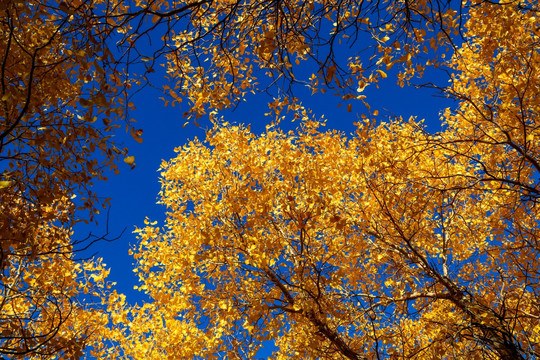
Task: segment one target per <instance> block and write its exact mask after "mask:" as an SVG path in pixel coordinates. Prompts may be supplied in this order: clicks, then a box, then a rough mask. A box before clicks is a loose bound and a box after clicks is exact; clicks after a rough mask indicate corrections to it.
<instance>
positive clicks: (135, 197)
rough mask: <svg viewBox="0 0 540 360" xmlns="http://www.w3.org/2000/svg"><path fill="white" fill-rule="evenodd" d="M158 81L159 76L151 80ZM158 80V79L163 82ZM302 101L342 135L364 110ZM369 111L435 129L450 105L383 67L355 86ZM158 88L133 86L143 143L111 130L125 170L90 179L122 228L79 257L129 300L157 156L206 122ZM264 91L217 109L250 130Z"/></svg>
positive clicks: (161, 213)
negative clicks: (94, 260) (403, 83)
mask: <svg viewBox="0 0 540 360" xmlns="http://www.w3.org/2000/svg"><path fill="white" fill-rule="evenodd" d="M157 81H158V83H160V82H161V81H162V80H161V81H160V80H159V79H157ZM421 81H422V82H428V81H431V82H434V83H437V84H438V85H445V84H447V81H448V80H447V77H446V75H445V74H444V73H443V72H442V71H437V70H432V71H431V72H428V73H427V74H426V76H425V77H424V78H423V79H421ZM163 84H164V83H163ZM296 94H297V96H298V97H299V98H300V99H301V100H302V102H303V103H304V105H305V106H306V107H308V108H310V109H312V110H313V111H314V114H315V115H316V116H321V115H324V116H325V118H326V119H327V128H332V129H338V130H342V131H343V132H345V133H346V134H349V133H351V132H352V131H353V130H354V128H355V127H354V125H353V123H354V122H355V121H357V120H358V119H359V116H360V114H361V113H367V109H366V108H365V107H364V105H363V104H362V103H361V102H360V101H357V102H356V103H353V107H352V111H351V112H347V110H346V106H342V107H338V106H337V105H338V103H339V101H338V100H339V99H338V97H336V96H332V95H328V93H327V94H326V95H323V94H316V95H313V96H312V95H311V91H310V90H309V89H307V88H306V89H299V90H298V92H297V93H296ZM363 94H364V95H366V96H367V98H366V99H365V101H367V102H368V103H369V104H370V106H371V110H372V111H373V110H378V111H379V116H377V119H378V120H380V121H385V120H388V119H389V117H392V116H394V115H398V116H402V117H403V118H404V119H407V118H409V117H410V116H417V118H418V119H426V125H427V126H428V129H429V131H431V132H435V131H437V130H438V129H439V128H440V119H439V114H440V112H441V111H442V110H443V109H444V108H445V107H447V106H451V102H450V101H449V100H448V99H445V98H441V97H440V96H437V95H438V94H437V93H436V92H435V91H434V90H432V89H427V88H422V89H415V88H414V87H412V86H410V87H405V88H400V87H399V86H397V85H396V84H395V78H394V77H392V74H389V76H388V78H386V79H384V80H382V82H381V83H379V88H378V89H377V88H376V87H375V86H374V85H372V86H370V87H368V88H366V90H365V91H364V93H363ZM161 96H162V94H161V93H160V92H159V91H158V90H156V89H154V88H151V87H147V88H145V89H144V90H143V91H141V92H139V93H138V94H137V95H136V97H135V98H134V99H133V102H134V103H135V105H136V107H137V109H136V110H135V111H134V112H133V113H132V114H131V117H133V118H134V119H135V120H136V121H137V124H136V127H137V128H142V129H143V131H144V133H143V139H144V141H143V143H141V144H139V143H137V142H136V141H134V140H133V139H132V137H131V136H130V135H129V134H127V133H125V131H124V130H123V129H119V131H118V132H117V134H116V141H117V142H119V143H121V144H123V145H125V146H128V147H129V149H130V154H131V155H134V156H135V163H136V167H135V169H133V170H131V169H130V167H129V166H128V165H126V164H123V163H122V164H120V174H119V175H116V176H115V175H113V174H110V176H109V180H108V181H104V182H98V183H97V184H96V185H95V186H94V190H95V191H96V193H97V194H98V195H99V196H100V197H102V198H112V200H111V202H110V203H111V208H110V212H109V235H108V237H109V238H113V237H115V236H118V235H120V234H121V233H122V231H123V230H124V229H125V232H124V233H123V235H122V236H121V237H120V238H119V239H118V240H116V241H114V242H101V243H98V244H95V245H94V246H92V247H91V248H90V249H89V250H88V251H87V252H85V253H84V254H83V256H89V255H91V254H94V253H96V255H97V256H99V257H102V258H103V259H104V262H105V263H106V264H107V265H108V267H109V268H110V270H111V272H110V276H109V280H110V281H114V282H116V283H117V290H118V291H119V292H121V293H124V294H125V295H126V296H127V300H128V302H130V303H132V304H133V303H136V302H141V301H142V300H143V299H144V296H142V294H141V293H139V292H138V291H137V290H133V286H134V285H137V278H136V276H135V274H134V273H133V268H134V265H133V262H134V260H133V258H132V257H131V256H130V255H129V254H128V251H129V249H130V248H132V247H133V246H134V245H135V244H137V238H136V236H135V234H133V233H132V232H133V230H134V229H135V227H136V226H140V227H142V226H143V225H144V224H143V221H144V219H145V217H148V218H149V219H151V220H152V221H155V220H157V221H158V222H159V223H160V224H162V223H163V220H164V219H165V210H166V209H165V208H164V207H163V206H162V205H159V204H156V202H157V200H158V192H159V190H160V184H159V175H160V174H159V172H158V171H157V170H158V169H159V166H160V164H161V162H162V161H163V160H166V161H167V160H169V159H171V158H173V157H174V156H175V152H174V148H176V147H178V146H182V145H184V144H185V143H186V142H187V141H188V140H190V139H193V138H194V137H198V138H199V139H204V137H205V134H204V129H205V128H207V127H209V126H210V124H209V122H205V121H204V120H203V121H201V122H200V125H201V126H200V127H197V126H195V125H193V124H190V125H188V126H186V127H183V126H182V125H183V124H184V123H185V119H184V118H183V117H182V113H183V112H184V111H185V110H186V109H185V106H187V104H182V105H183V106H182V107H180V108H179V107H178V106H177V107H170V106H168V107H165V106H164V103H163V101H162V100H160V99H159V97H161ZM268 101H271V99H270V97H269V96H267V95H264V94H259V95H252V96H250V97H248V98H247V99H246V101H245V102H242V103H241V104H240V105H239V106H238V107H237V108H236V109H235V110H234V111H227V112H224V113H223V116H224V117H225V120H227V121H229V122H231V123H243V124H251V129H252V131H253V132H254V133H261V132H263V131H264V129H265V126H266V125H267V124H268V123H269V122H270V120H271V119H270V118H268V117H265V116H264V114H265V113H266V112H268V107H267V102H268ZM297 125H298V123H293V122H290V121H285V122H283V123H281V124H280V126H281V127H282V128H294V127H296V126H297ZM105 231H106V211H103V212H102V214H101V216H100V217H98V224H97V225H96V224H89V225H84V224H81V225H79V226H77V227H76V229H75V235H74V238H75V239H82V238H85V237H86V236H87V235H88V234H89V233H90V232H91V233H92V234H95V235H98V236H100V235H103V234H105Z"/></svg>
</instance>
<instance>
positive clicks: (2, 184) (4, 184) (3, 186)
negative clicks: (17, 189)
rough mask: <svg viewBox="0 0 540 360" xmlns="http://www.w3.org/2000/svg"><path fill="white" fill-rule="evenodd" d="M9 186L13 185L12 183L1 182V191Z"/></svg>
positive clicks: (7, 181)
mask: <svg viewBox="0 0 540 360" xmlns="http://www.w3.org/2000/svg"><path fill="white" fill-rule="evenodd" d="M9 185H11V181H9V180H2V181H0V189H3V188H7V187H8V186H9Z"/></svg>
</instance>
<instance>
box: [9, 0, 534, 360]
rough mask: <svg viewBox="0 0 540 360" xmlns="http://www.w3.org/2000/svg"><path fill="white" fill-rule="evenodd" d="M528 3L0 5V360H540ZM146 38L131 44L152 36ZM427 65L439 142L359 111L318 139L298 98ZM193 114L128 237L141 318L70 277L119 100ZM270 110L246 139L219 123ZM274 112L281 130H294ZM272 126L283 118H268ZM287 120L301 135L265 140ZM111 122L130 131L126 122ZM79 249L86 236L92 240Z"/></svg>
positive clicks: (77, 264) (89, 267) (418, 128)
mask: <svg viewBox="0 0 540 360" xmlns="http://www.w3.org/2000/svg"><path fill="white" fill-rule="evenodd" d="M539 11H540V9H538V5H537V4H536V2H533V1H521V2H505V3H493V2H487V1H477V0H474V1H467V2H465V1H463V2H453V1H443V0H419V1H402V0H397V1H390V0H386V1H369V0H365V1H322V0H317V1H315V0H313V1H296V0H284V1H274V2H268V1H247V0H246V1H240V0H237V1H235V0H233V1H223V0H219V1H218V0H215V1H212V0H200V1H162V0H156V1H121V0H96V1H93V0H88V1H84V0H66V1H58V2H57V1H29V2H23V1H19V0H6V1H2V2H0V13H1V14H2V17H1V22H0V72H1V73H2V74H1V75H2V76H1V79H0V81H1V82H0V116H1V122H0V166H1V167H0V171H2V173H1V175H0V176H1V178H0V209H1V212H0V241H1V242H0V353H2V354H3V355H5V356H10V357H20V358H36V359H47V358H55V357H57V358H69V359H73V358H81V357H85V356H86V357H94V358H102V359H105V358H111V359H117V358H123V357H125V358H134V359H162V358H170V359H183V358H197V359H199V358H200V359H213V358H215V359H218V358H220V359H221V358H227V359H229V358H230V359H254V358H256V357H257V356H262V355H261V354H263V353H271V352H272V358H276V359H351V360H353V359H354V360H360V359H392V358H411V359H508V360H510V359H526V358H527V359H529V358H530V359H536V358H539V357H540V350H539V346H540V302H539V300H538V299H539V298H540V289H539V282H540V273H539V264H538V259H539V258H540V257H539V255H540V254H539V252H540V243H539V238H540V233H539V231H540V230H539V223H538V219H539V214H538V201H539V198H540V185H539V179H540V152H539V141H540V135H539V134H537V132H538V124H537V122H538V114H539V113H540V109H539V106H540V100H539V97H538V94H539V93H540V75H539V68H540V53H539V45H538V44H539V31H540V17H539V15H538V14H539ZM148 39H149V40H150V42H149V43H146V42H145V41H146V40H148ZM428 67H434V68H440V69H444V70H445V71H446V72H447V73H448V80H449V83H448V85H447V86H446V85H445V86H444V87H441V86H440V85H434V84H425V85H430V86H432V87H434V88H438V90H440V91H442V92H443V93H444V94H446V95H447V96H449V97H452V98H453V99H455V100H456V102H455V106H453V107H452V108H448V109H445V110H443V112H442V113H441V114H442V115H441V123H442V126H441V131H439V132H438V133H429V132H428V131H427V130H426V127H425V126H424V124H423V122H421V121H416V120H414V119H409V120H403V119H401V118H395V119H393V120H388V121H381V120H377V119H376V118H375V117H374V116H375V115H376V112H375V111H373V112H371V115H372V116H371V115H369V116H364V118H362V120H360V121H358V122H357V123H356V131H355V132H354V133H353V134H349V135H346V134H343V133H341V132H339V131H336V130H327V131H324V127H325V126H327V125H331V124H332V119H329V120H328V121H325V120H321V119H319V120H317V119H316V117H315V116H313V115H312V113H311V112H310V111H309V109H307V108H305V107H304V106H303V105H302V101H301V100H305V99H298V98H297V94H299V93H302V91H298V89H299V88H305V87H306V86H307V87H309V88H310V90H311V91H312V92H320V93H323V94H324V93H328V94H332V95H338V96H339V97H340V99H341V101H342V103H343V104H347V106H348V110H349V111H351V107H352V104H354V103H360V104H362V105H363V106H365V107H367V108H368V109H369V108H370V105H369V103H368V102H367V100H366V97H365V96H364V95H363V91H364V89H365V88H366V87H367V86H376V85H377V83H378V82H379V81H381V80H382V79H385V78H387V77H392V78H394V80H395V81H396V82H397V84H398V85H400V86H406V85H408V83H409V82H410V81H411V80H412V79H417V82H418V81H419V82H421V81H422V80H421V78H422V75H423V73H424V71H425V70H426V69H427V68H428ZM156 76H165V77H166V79H167V80H168V83H167V85H166V86H165V87H164V89H163V90H164V100H165V102H166V103H171V104H172V105H177V104H179V103H180V102H182V101H184V103H183V104H182V106H183V110H184V116H185V117H186V119H187V120H188V122H189V121H191V122H195V121H201V120H200V118H209V119H210V120H211V121H212V123H213V127H212V128H211V130H209V131H208V132H207V138H206V140H205V141H199V140H197V139H194V140H193V141H191V142H190V143H188V144H186V145H184V146H181V147H179V148H178V149H177V156H176V158H174V159H172V160H170V161H168V162H167V161H165V162H163V164H162V167H161V170H162V173H161V178H162V184H163V187H162V192H161V194H160V196H161V200H160V201H161V202H162V203H163V204H165V205H166V206H167V209H168V210H167V220H166V223H165V224H164V226H157V224H156V223H151V222H150V220H147V223H146V225H145V226H144V227H143V228H141V229H138V230H137V233H138V236H139V244H138V245H137V246H136V248H135V249H134V257H135V259H136V262H137V263H136V268H135V271H136V272H137V274H138V275H139V278H140V281H141V283H140V285H139V286H138V287H139V289H140V290H141V291H143V292H144V293H145V294H146V296H147V299H148V301H146V302H144V303H142V304H138V305H128V304H126V301H125V297H124V296H123V295H119V294H117V293H116V292H115V291H113V290H111V284H107V283H106V280H105V279H106V276H107V273H108V270H107V269H106V267H105V265H103V264H102V263H101V261H100V260H99V259H88V260H84V261H83V260H77V251H78V250H80V249H81V248H82V247H84V246H85V245H84V244H82V243H80V242H78V241H76V240H74V239H73V232H72V227H73V225H74V224H76V223H77V222H78V221H81V220H92V219H93V216H94V215H95V214H96V213H97V212H98V211H99V208H100V207H101V204H100V202H99V201H98V198H97V196H96V195H95V194H94V193H93V192H92V190H91V189H92V185H93V183H94V181H96V180H105V177H106V172H107V171H109V170H112V171H117V168H116V166H117V163H118V161H119V160H121V159H123V160H124V162H125V163H127V164H128V165H130V166H134V161H135V159H134V157H133V156H128V155H129V154H128V152H127V149H126V148H123V147H122V146H121V145H120V144H116V143H115V142H114V141H113V139H114V138H113V137H112V135H113V134H114V133H115V131H118V129H119V128H120V127H121V125H125V126H126V129H127V131H128V132H129V133H130V134H131V136H132V137H133V138H134V139H135V140H136V141H138V142H142V138H141V135H142V130H140V129H135V128H134V127H133V123H132V122H131V121H130V120H129V111H130V110H131V109H132V108H133V107H134V105H133V104H132V103H131V102H130V96H131V95H133V87H134V86H135V87H136V88H137V89H141V87H139V85H144V84H150V85H153V84H155V82H156V79H157V78H156ZM263 92H268V93H270V94H271V95H272V98H271V99H270V101H269V107H270V109H271V114H272V116H275V118H274V117H271V118H270V121H272V125H268V127H267V129H266V131H265V132H264V133H262V134H256V133H252V132H251V131H250V129H249V126H243V125H230V124H229V123H226V122H224V121H223V120H221V119H220V114H221V112H222V111H223V110H225V109H228V108H232V107H234V106H236V105H237V104H238V103H239V102H240V101H242V100H244V99H246V98H247V97H248V95H249V94H252V93H253V94H261V93H263ZM285 110H287V112H286V111H285ZM284 114H286V115H285V116H284ZM289 118H295V119H299V120H300V125H299V127H298V128H297V129H296V130H292V131H286V130H281V129H280V128H279V121H275V120H276V119H277V120H281V121H282V124H284V123H285V122H284V121H283V120H288V119H289ZM122 127H123V126H122ZM90 240H91V239H90Z"/></svg>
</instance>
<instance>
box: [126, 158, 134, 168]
mask: <svg viewBox="0 0 540 360" xmlns="http://www.w3.org/2000/svg"><path fill="white" fill-rule="evenodd" d="M124 162H125V163H126V164H128V165H129V166H131V165H133V164H134V163H135V156H126V157H125V158H124Z"/></svg>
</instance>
